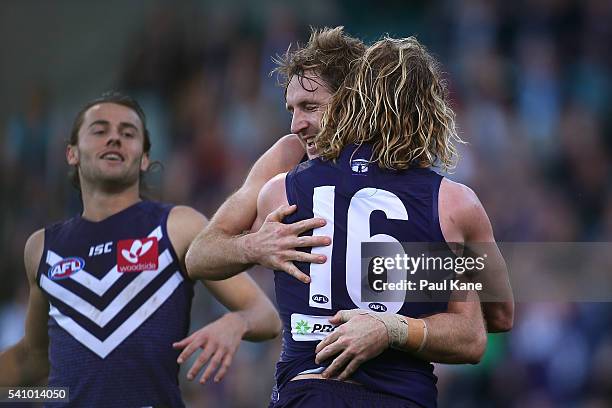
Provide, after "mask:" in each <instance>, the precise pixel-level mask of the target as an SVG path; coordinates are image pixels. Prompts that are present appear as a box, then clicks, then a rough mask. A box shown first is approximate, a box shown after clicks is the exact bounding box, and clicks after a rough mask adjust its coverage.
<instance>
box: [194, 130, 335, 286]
mask: <svg viewBox="0 0 612 408" xmlns="http://www.w3.org/2000/svg"><path fill="white" fill-rule="evenodd" d="M303 156H304V148H303V147H302V145H301V144H300V141H299V140H298V139H297V136H295V135H287V136H284V137H283V138H281V139H280V140H279V141H278V142H276V143H275V144H274V146H272V147H271V148H270V149H269V150H268V151H267V152H266V153H264V154H263V156H262V157H261V158H259V160H257V162H256V163H255V165H254V166H253V168H252V169H251V171H250V172H249V175H248V177H247V179H246V181H245V182H244V184H243V185H242V187H240V189H239V190H238V191H236V192H235V193H234V194H233V195H232V196H230V197H229V198H228V199H227V200H226V201H225V202H224V203H223V205H221V207H220V208H219V210H218V211H217V212H216V214H215V215H214V217H213V218H212V220H211V221H210V223H209V224H208V226H207V227H206V228H205V229H204V230H203V231H201V232H200V233H199V234H198V236H197V237H196V238H195V240H194V241H193V243H192V244H191V247H190V248H189V251H188V253H187V257H186V264H187V270H189V271H191V272H190V274H191V275H190V276H191V277H192V278H194V279H197V278H203V279H214V280H219V279H225V278H227V277H230V276H233V275H235V274H237V273H239V272H242V271H244V270H246V269H247V268H248V267H250V266H252V265H253V264H260V265H263V266H266V267H268V268H271V269H280V270H285V271H286V272H289V273H291V271H290V270H292V268H290V267H291V266H293V265H292V263H291V262H289V263H287V262H278V260H279V259H289V260H303V259H306V260H307V261H308V262H321V259H320V258H319V257H314V256H307V257H306V258H303V257H302V258H299V259H294V258H292V255H295V253H296V251H295V248H296V246H297V244H298V243H299V244H300V246H321V245H327V244H328V243H329V239H328V238H326V237H314V238H312V237H311V238H309V239H307V240H300V241H299V242H298V237H297V234H298V233H299V232H297V233H296V231H297V230H296V228H294V227H292V226H290V225H285V224H282V223H281V222H280V221H281V220H282V218H283V217H285V216H286V215H288V214H291V213H292V212H293V211H295V207H288V206H285V207H281V208H278V211H277V213H276V214H275V215H274V216H273V217H272V218H271V219H270V220H269V223H268V224H266V225H265V226H264V227H262V228H261V229H260V230H259V231H257V233H252V234H245V232H247V231H249V230H250V228H251V225H252V224H253V221H254V220H255V217H256V213H257V196H258V195H259V192H260V190H261V188H262V186H263V185H264V184H265V183H266V182H267V181H268V180H270V179H271V178H272V177H274V176H275V175H277V174H279V173H284V172H287V171H289V170H290V169H291V168H293V167H294V166H295V165H297V164H298V163H299V162H300V160H301V159H302V157H303ZM324 223H325V220H323V219H311V220H308V221H307V222H306V223H303V224H301V225H302V227H303V228H306V230H308V229H313V228H317V227H320V226H322V225H324ZM300 256H302V255H300ZM322 262H325V261H324V260H323V261H322ZM287 269H290V270H287Z"/></svg>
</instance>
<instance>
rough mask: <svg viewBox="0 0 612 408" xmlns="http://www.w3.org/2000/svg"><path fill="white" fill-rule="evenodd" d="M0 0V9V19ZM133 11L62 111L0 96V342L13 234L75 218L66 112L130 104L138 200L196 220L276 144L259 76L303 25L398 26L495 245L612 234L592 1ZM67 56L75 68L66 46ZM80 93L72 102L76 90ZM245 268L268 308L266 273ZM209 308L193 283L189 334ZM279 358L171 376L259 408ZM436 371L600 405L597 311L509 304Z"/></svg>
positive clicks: (608, 83)
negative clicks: (101, 74)
mask: <svg viewBox="0 0 612 408" xmlns="http://www.w3.org/2000/svg"><path fill="white" fill-rule="evenodd" d="M17 4H18V3H17V2H15V3H14V4H12V5H11V3H10V2H8V4H7V3H3V4H2V5H1V6H0V14H2V11H1V10H2V9H3V8H6V9H5V11H9V10H8V8H10V7H19V6H18V5H17ZM59 4H60V5H63V6H65V7H68V6H69V5H70V2H60V3H59ZM141 7H142V13H141V14H140V18H139V19H135V20H132V21H131V22H130V24H131V26H130V28H131V31H130V35H129V36H126V37H125V38H124V39H123V41H122V48H121V50H120V53H121V55H122V57H121V58H118V59H113V60H111V61H108V60H105V61H103V62H101V63H104V64H106V66H107V67H109V69H110V70H111V71H110V72H112V73H113V75H112V76H113V78H112V80H111V81H110V82H105V83H100V84H96V78H95V77H88V76H86V75H83V73H81V72H79V64H78V63H75V64H74V65H73V67H72V69H73V70H74V72H73V73H70V75H74V77H75V83H74V84H73V87H71V89H70V92H69V94H70V95H72V96H73V99H71V100H70V101H69V102H67V101H66V99H65V98H64V97H63V95H64V94H63V91H62V90H61V89H59V90H58V89H54V87H53V86H52V85H51V84H49V83H45V82H44V81H40V80H39V79H40V78H36V80H32V81H31V82H30V83H28V85H27V89H28V91H27V93H26V94H25V95H22V96H21V97H20V98H18V99H16V100H19V101H23V103H19V104H7V103H6V101H7V100H11V96H10V95H2V96H1V98H2V99H3V101H4V102H5V103H4V104H3V106H9V108H8V110H6V111H4V112H3V113H2V115H3V116H0V118H4V120H2V121H1V122H0V126H2V128H0V146H1V150H0V154H1V155H2V160H1V161H0V163H1V164H0V165H1V166H2V169H1V174H2V175H1V176H0V193H1V196H2V201H1V204H0V211H1V214H2V217H1V219H0V226H1V236H0V240H1V241H0V242H1V245H0V258H1V259H2V264H1V266H0V273H1V276H2V282H3V283H2V285H0V349H3V348H5V347H7V346H9V345H10V344H12V343H14V342H15V341H17V340H18V339H19V338H20V337H21V335H22V333H23V321H24V315H25V309H26V302H27V292H28V289H27V282H26V279H25V274H24V268H23V262H22V259H23V255H22V254H23V246H24V243H25V240H26V238H27V237H28V236H29V234H31V233H32V232H33V231H35V230H36V229H38V228H40V227H42V226H44V225H48V224H50V223H52V222H55V221H57V220H60V219H62V218H65V217H69V216H72V215H74V214H76V213H78V212H79V211H80V200H79V197H78V194H77V192H76V191H75V190H73V189H72V187H71V186H70V183H69V181H68V178H67V170H68V168H67V165H66V164H65V158H64V149H65V140H66V139H67V137H68V133H69V129H70V126H71V124H72V120H73V118H74V115H75V114H76V112H77V111H78V109H79V108H80V106H81V105H82V104H83V103H84V102H86V101H87V100H89V99H91V98H93V97H96V96H98V95H100V94H101V93H102V92H103V91H105V90H108V89H111V88H114V89H119V90H123V91H125V92H127V93H128V94H130V95H132V96H134V97H135V98H137V99H138V100H139V102H140V103H141V104H142V106H143V108H144V110H145V112H146V114H147V116H148V126H149V129H150V131H151V134H152V143H153V147H152V157H153V158H154V159H156V160H159V161H160V162H161V163H162V164H163V170H161V171H157V172H155V173H154V174H152V175H150V177H149V179H148V181H149V184H150V185H151V193H150V194H151V196H152V197H153V198H155V199H161V200H163V201H168V202H173V203H182V204H188V205H191V206H193V207H195V208H196V209H198V210H200V211H202V212H203V213H204V214H206V215H207V216H209V217H210V216H212V215H213V214H214V211H215V209H216V208H218V206H219V205H220V204H221V203H222V202H223V200H224V199H225V198H226V197H227V196H228V195H229V194H230V193H231V192H232V191H233V190H235V189H236V188H237V187H238V186H239V185H240V183H241V182H242V180H243V178H244V177H245V175H246V174H247V172H248V170H249V168H250V166H251V165H252V164H253V163H254V161H255V160H256V159H257V158H258V157H259V155H260V154H261V153H262V152H263V151H265V150H266V149H267V148H268V147H269V146H270V145H272V143H274V141H275V140H277V139H278V138H279V137H280V136H282V135H284V134H286V133H289V125H290V116H289V114H288V113H287V112H286V111H285V108H284V98H283V89H281V88H279V87H278V86H277V81H276V78H275V77H273V76H272V77H271V76H269V72H270V71H271V70H272V69H273V68H274V63H273V61H272V57H274V56H275V55H277V54H282V53H283V52H284V51H285V50H286V49H287V47H288V46H289V44H292V43H293V44H295V42H296V41H300V42H302V43H303V42H306V41H307V39H308V36H309V26H314V27H321V26H324V25H327V26H335V25H344V26H345V27H346V30H347V31H348V32H349V33H350V34H352V35H354V36H357V37H360V38H362V39H364V40H365V41H366V42H372V41H374V40H376V39H378V38H379V37H380V36H381V35H383V34H385V33H388V34H389V35H391V36H394V37H400V36H402V37H404V36H409V35H416V36H417V37H418V38H419V40H421V41H422V42H423V43H424V44H425V45H426V46H427V47H428V48H429V50H430V51H431V52H432V53H434V54H435V55H436V56H437V58H438V59H439V60H440V62H441V64H442V67H443V70H444V72H445V73H446V77H447V80H448V84H449V89H450V95H451V98H452V101H453V106H454V108H455V111H456V113H457V117H458V124H459V127H460V134H461V136H462V137H463V138H464V139H465V140H466V141H468V142H469V143H468V144H467V145H465V146H462V148H461V154H462V159H461V161H460V162H459V165H458V167H457V169H456V170H455V172H454V174H452V175H451V176H450V177H451V178H452V179H454V180H456V181H460V182H463V183H466V184H467V185H469V186H470V187H472V188H473V189H474V190H475V191H476V193H477V194H478V195H479V197H480V199H481V201H482V202H483V205H484V207H485V208H486V210H487V212H488V214H489V217H490V218H491V221H492V224H493V228H494V232H495V236H496V239H497V240H498V241H517V242H531V241H533V242H536V241H564V242H573V241H612V188H611V187H612V177H611V176H612V137H611V135H612V98H611V94H612V92H610V91H611V89H612V76H611V73H612V53H611V52H610V44H611V43H612V2H610V1H608V0H585V1H568V0H558V1H555V0H523V1H518V2H505V1H501V0H497V1H488V0H462V1H438V2H428V1H417V2H401V1H389V2H385V1H378V2H365V1H348V0H345V1H329V2H321V1H314V2H310V3H308V4H307V3H298V2H283V3H280V2H279V3H278V4H277V3H276V2H271V1H266V2H263V3H261V4H260V5H258V6H257V7H254V6H252V5H248V3H247V2H235V3H232V2H229V3H228V2H225V3H224V5H223V6H221V5H220V4H216V2H212V1H208V2H188V3H185V4H183V5H182V6H178V5H176V4H174V2H155V3H153V2H152V3H142V6H141ZM116 12H117V13H119V12H120V10H117V11H116ZM87 18H90V19H95V18H96V16H95V14H94V15H90V16H88V17H87ZM98 23H100V24H101V26H97V25H96V26H97V27H92V30H98V31H100V30H101V31H104V30H112V21H99V22H98ZM13 24H15V23H13ZM16 34H17V33H16ZM75 35H77V34H75ZM78 35H84V33H80V34H78ZM101 38H102V40H100V41H103V38H104V37H103V36H102V37H101ZM13 41H18V36H15V38H14V39H13ZM86 41H88V40H87V39H86V38H85V39H84V40H83V42H86ZM41 46H43V45H41ZM54 46H55V48H58V47H61V45H57V44H55V45H54ZM70 52H71V54H74V56H75V57H74V58H75V61H78V58H79V57H78V55H79V49H72V50H71V51H70ZM100 58H101V59H104V57H103V56H100ZM0 64H3V62H2V61H0ZM38 69H39V70H40V71H41V72H44V70H45V69H46V68H45V66H40V67H39V68H38ZM41 77H44V75H43V76H41ZM4 80H7V79H6V78H4ZM85 83H87V86H85ZM92 84H94V85H95V86H93V87H92ZM80 87H83V89H87V91H86V92H83V93H82V94H79V92H78V90H79V88H80ZM0 93H2V91H1V90H0ZM75 95H76V96H78V97H77V98H75V97H74V96H75ZM577 273H579V271H577ZM252 274H253V276H254V277H255V278H256V279H257V281H258V283H259V284H260V285H261V286H262V287H263V288H264V289H265V290H266V292H267V293H268V294H269V295H270V296H271V297H273V296H274V294H273V281H272V273H271V272H269V271H265V270H256V271H254V272H253V273H252ZM610 279H612V275H611V277H610ZM222 313H223V308H222V307H221V306H219V305H218V304H217V303H216V302H215V301H213V300H211V299H210V297H209V296H208V295H207V294H206V293H205V291H203V290H202V291H199V293H198V296H197V298H196V299H195V301H194V305H193V319H192V320H193V324H192V330H194V329H196V328H198V327H200V326H201V325H204V324H205V323H207V322H209V321H211V320H212V319H214V318H216V317H218V316H220V315H221V314H222ZM279 351H280V342H279V341H278V340H277V341H274V342H268V343H264V344H251V343H243V344H242V346H241V349H240V351H239V354H238V356H237V357H236V358H235V359H234V363H233V365H232V368H231V370H230V373H229V374H228V376H227V377H226V379H225V380H224V381H223V382H222V383H221V384H218V385H205V386H200V385H198V384H187V383H185V384H183V390H184V396H185V400H186V402H188V403H189V404H192V405H193V406H218V407H255V406H266V404H267V401H268V398H269V395H270V391H271V387H272V382H273V374H274V364H275V362H276V360H277V357H278V354H279ZM184 372H185V371H182V373H181V378H182V380H183V379H184ZM436 373H437V375H438V376H439V383H438V385H439V394H440V398H439V400H440V404H441V406H443V407H474V406H479V407H480V406H484V407H486V406H491V407H504V406H507V407H556V406H568V407H579V406H580V407H604V406H610V405H609V404H610V403H612V307H611V305H610V304H606V303H566V304H562V303H524V304H517V311H516V318H515V327H514V329H513V331H512V332H511V333H510V334H495V335H490V337H489V346H488V350H487V353H486V356H485V358H484V360H483V361H482V362H481V363H480V364H479V365H477V366H442V365H437V368H436ZM142 375H146V373H142ZM204 404H207V405H204Z"/></svg>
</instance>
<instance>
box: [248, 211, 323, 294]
mask: <svg viewBox="0 0 612 408" xmlns="http://www.w3.org/2000/svg"><path fill="white" fill-rule="evenodd" d="M296 209H297V207H296V206H295V205H291V206H289V205H283V206H280V207H279V208H277V209H276V210H274V211H273V212H271V213H270V214H269V215H268V216H267V217H266V220H265V221H264V223H263V224H262V226H261V228H260V229H259V231H257V232H255V233H253V234H249V235H250V238H249V239H250V243H249V244H248V248H249V252H250V254H251V257H250V258H251V261H252V262H253V263H257V264H260V265H262V266H264V267H266V268H270V269H273V270H282V271H285V272H287V273H288V274H289V275H291V276H293V277H295V278H297V279H299V280H300V281H302V282H304V283H309V282H310V277H309V276H308V275H306V274H304V273H302V272H301V271H300V270H299V269H298V268H297V267H296V266H295V265H294V264H293V261H299V262H310V263H319V264H322V263H325V261H326V260H327V257H325V256H324V255H316V254H310V253H307V252H302V251H298V250H296V248H304V247H317V246H327V245H329V244H331V238H330V237H326V236H302V237H300V236H298V235H300V234H301V233H303V232H306V231H309V230H312V229H315V228H319V227H322V226H324V225H325V223H326V221H325V219H323V218H310V219H307V220H302V221H298V222H296V223H293V224H283V223H282V221H283V218H285V217H286V216H287V215H289V214H292V213H294V212H295V210H296Z"/></svg>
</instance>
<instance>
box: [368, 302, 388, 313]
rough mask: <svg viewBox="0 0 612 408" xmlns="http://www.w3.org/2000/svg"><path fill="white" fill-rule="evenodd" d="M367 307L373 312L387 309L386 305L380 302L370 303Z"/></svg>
mask: <svg viewBox="0 0 612 408" xmlns="http://www.w3.org/2000/svg"><path fill="white" fill-rule="evenodd" d="M368 307H369V308H370V309H372V310H373V311H375V312H386V311H387V306H385V305H383V304H382V303H370V304H369V305H368Z"/></svg>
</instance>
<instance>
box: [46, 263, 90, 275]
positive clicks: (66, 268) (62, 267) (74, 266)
mask: <svg viewBox="0 0 612 408" xmlns="http://www.w3.org/2000/svg"><path fill="white" fill-rule="evenodd" d="M84 267H85V261H84V260H83V259H82V258H66V259H62V260H61V261H59V262H58V263H56V264H55V265H53V266H52V267H51V268H49V272H47V276H49V278H50V279H53V280H58V279H65V278H68V277H70V276H72V275H74V274H75V273H77V272H78V271H80V270H82V269H83V268H84Z"/></svg>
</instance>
